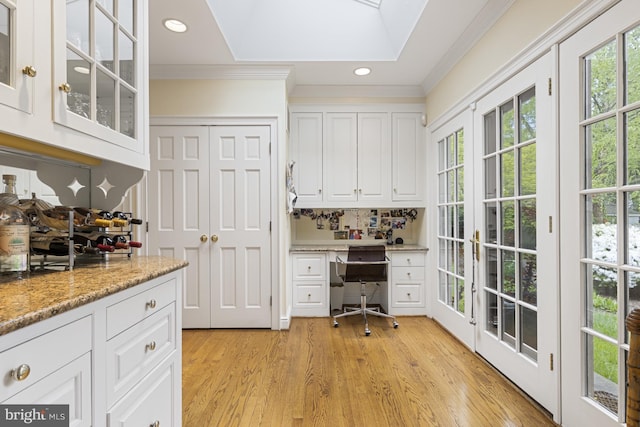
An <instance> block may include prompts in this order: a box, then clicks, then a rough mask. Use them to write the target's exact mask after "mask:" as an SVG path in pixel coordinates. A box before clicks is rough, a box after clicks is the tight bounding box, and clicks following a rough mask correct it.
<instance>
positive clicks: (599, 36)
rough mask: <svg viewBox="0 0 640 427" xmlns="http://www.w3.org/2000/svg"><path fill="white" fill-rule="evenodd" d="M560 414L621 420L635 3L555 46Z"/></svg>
mask: <svg viewBox="0 0 640 427" xmlns="http://www.w3.org/2000/svg"><path fill="white" fill-rule="evenodd" d="M559 53H560V64H559V65H560V79H561V81H562V82H564V84H563V85H562V86H561V92H560V141H561V144H560V161H561V165H562V169H561V176H560V178H561V179H560V195H561V198H560V209H561V215H562V222H561V230H562V231H561V240H560V243H561V248H562V268H561V282H562V294H561V297H562V301H563V304H562V307H563V308H562V319H561V320H562V323H561V325H562V337H563V340H562V342H563V357H562V360H563V362H562V384H563V386H562V402H563V408H562V420H563V424H565V425H567V426H580V425H597V426H617V425H621V424H622V423H624V422H625V418H626V414H625V409H626V407H625V404H626V397H627V396H626V377H627V370H626V361H627V357H628V353H629V335H628V333H627V332H626V329H625V324H624V321H625V318H626V316H627V314H628V313H629V312H630V311H631V310H632V309H633V308H635V307H638V306H639V305H640V249H639V248H640V221H639V218H640V8H638V2H637V0H623V1H621V2H620V3H617V5H616V6H614V7H613V8H611V9H609V10H608V11H607V12H605V13H604V14H602V15H600V16H599V17H598V18H597V19H595V20H594V21H592V22H591V23H590V24H589V25H587V26H586V27H585V28H583V29H582V30H580V31H579V32H577V33H576V34H575V35H573V36H572V37H571V38H569V39H568V40H567V41H565V42H563V43H562V44H561V45H560V51H559Z"/></svg>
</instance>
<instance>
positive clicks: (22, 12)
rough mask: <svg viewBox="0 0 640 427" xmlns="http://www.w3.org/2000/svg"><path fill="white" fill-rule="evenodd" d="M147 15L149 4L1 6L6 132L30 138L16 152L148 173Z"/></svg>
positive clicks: (22, 1)
mask: <svg viewBox="0 0 640 427" xmlns="http://www.w3.org/2000/svg"><path fill="white" fill-rule="evenodd" d="M35 3H37V8H36V7H35ZM115 6H117V9H114V7H115ZM147 16H148V0H136V1H134V0H126V1H125V0H122V1H119V2H113V1H89V0H80V1H73V2H71V1H66V2H65V1H53V2H35V0H19V1H17V0H0V81H1V80H2V79H4V80H5V82H3V83H0V129H1V132H3V133H6V134H8V135H12V137H11V138H13V136H16V137H18V138H23V139H22V140H21V139H18V140H16V141H13V140H11V139H10V138H5V139H6V140H7V141H8V143H9V144H10V145H9V146H11V147H16V148H18V149H20V150H24V151H26V152H30V150H29V144H30V143H32V142H31V141H33V142H34V144H35V143H39V144H42V145H38V147H37V149H34V150H33V151H35V152H38V153H40V154H42V153H43V152H44V155H45V156H47V155H48V154H47V150H46V148H47V146H52V147H54V148H53V149H52V150H50V151H54V150H55V148H61V149H63V150H65V151H71V152H75V153H80V154H82V155H87V156H90V157H92V158H95V159H100V160H107V161H111V162H114V163H118V164H123V165H127V166H131V167H133V168H137V169H148V168H149V155H148V149H147V140H148V135H147V128H148V118H147V116H148V114H147V110H148V101H147V94H148V78H147V76H148V60H147V59H146V58H147V56H148V55H147V52H148V37H147V32H148V24H147ZM3 21H4V22H5V23H8V24H9V25H12V26H13V27H15V28H11V31H8V34H10V35H11V36H12V37H15V40H9V41H7V40H8V35H3V34H2V30H1V28H3ZM9 49H14V50H11V51H10V50H9ZM7 54H9V56H7V57H6V58H5V56H6V55H7ZM9 58H11V60H10V59H9ZM5 63H6V64H9V69H8V70H7V71H5V70H4V69H3V65H4V64H5ZM23 70H24V71H23ZM5 74H7V75H8V77H3V75H5ZM7 82H8V83H7ZM43 146H44V148H43ZM57 155H60V154H59V153H55V154H52V156H54V157H55V156H57ZM63 157H64V155H63Z"/></svg>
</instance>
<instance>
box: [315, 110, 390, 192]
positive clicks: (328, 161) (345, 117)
mask: <svg viewBox="0 0 640 427" xmlns="http://www.w3.org/2000/svg"><path fill="white" fill-rule="evenodd" d="M324 134H325V138H324V159H323V163H324V188H325V196H326V197H325V200H326V201H327V202H329V203H332V202H338V203H342V202H363V203H368V202H374V203H373V205H377V204H380V203H381V202H387V201H388V200H389V194H390V193H389V185H388V183H389V169H390V168H389V159H390V157H391V145H390V143H389V142H390V135H389V114H387V113H327V114H326V120H325V132H324Z"/></svg>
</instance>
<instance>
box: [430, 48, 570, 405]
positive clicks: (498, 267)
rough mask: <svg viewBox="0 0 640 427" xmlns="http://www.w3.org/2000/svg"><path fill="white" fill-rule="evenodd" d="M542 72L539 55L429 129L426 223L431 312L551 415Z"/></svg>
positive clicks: (547, 121) (553, 371) (552, 212)
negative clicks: (433, 282) (431, 206)
mask: <svg viewBox="0 0 640 427" xmlns="http://www.w3.org/2000/svg"><path fill="white" fill-rule="evenodd" d="M552 71H553V64H552V60H551V54H547V55H545V56H543V57H542V58H540V59H538V60H537V61H536V62H534V63H533V64H531V65H529V66H528V67H527V68H525V69H524V70H522V71H521V72H519V73H518V74H517V75H515V76H514V77H513V78H511V79H509V80H508V81H506V82H505V83H503V84H502V85H501V86H499V87H497V88H496V89H495V90H493V91H492V92H491V93H490V94H489V95H487V96H485V97H483V98H482V99H480V100H479V101H478V102H477V103H476V104H475V105H474V106H472V108H470V109H469V111H467V112H464V113H462V114H460V115H459V117H457V118H456V119H453V120H451V121H450V122H449V123H447V124H446V125H443V126H442V127H441V128H439V129H438V130H437V131H435V132H434V133H433V135H432V141H433V142H434V146H432V147H431V149H432V150H433V151H432V152H434V155H433V156H431V157H432V158H435V159H436V160H432V164H431V166H432V167H433V170H435V171H436V173H437V183H438V185H437V195H435V196H434V199H435V206H436V211H435V212H434V213H433V215H432V216H433V217H435V218H436V220H435V221H434V222H435V223H434V224H432V229H435V233H434V235H435V236H436V237H435V241H434V246H435V247H436V248H437V256H436V258H437V266H436V267H437V271H438V282H437V283H438V286H437V290H436V293H437V298H435V305H434V317H435V318H436V319H437V320H438V321H439V322H441V323H442V324H443V326H445V327H446V328H447V329H449V330H450V331H451V332H452V333H454V334H455V335H456V337H458V338H459V339H460V340H461V341H463V342H464V343H465V344H466V345H468V346H469V347H470V348H472V349H473V350H475V351H477V352H478V353H479V354H481V355H482V356H483V357H484V358H485V359H487V360H488V361H489V362H490V363H491V364H492V365H494V366H495V367H496V368H497V369H498V370H500V371H501V372H503V373H504V374H505V375H506V376H507V377H509V378H510V379H511V380H512V381H513V382H514V383H515V384H516V385H518V387H520V388H521V389H523V390H524V391H525V392H526V393H527V394H529V395H530V396H531V397H533V398H534V399H535V400H536V401H537V402H539V403H540V404H541V405H542V406H544V407H545V408H546V409H547V410H549V412H551V413H552V414H553V415H554V416H555V417H558V416H559V413H558V411H559V380H558V375H559V374H558V370H559V369H558V333H559V330H558V321H559V316H558V303H557V301H558V295H559V290H558V280H557V274H556V272H557V268H558V261H557V254H558V250H557V246H558V244H557V241H558V238H557V226H555V225H554V224H555V222H556V218H557V208H556V204H555V202H556V196H557V190H556V189H557V173H556V144H555V138H554V134H553V132H552V124H553V123H552V112H553V108H552V105H553V103H552V99H553V97H552V95H551V94H550V89H549V84H550V77H551V76H552V75H553V72H552ZM473 107H475V108H473Z"/></svg>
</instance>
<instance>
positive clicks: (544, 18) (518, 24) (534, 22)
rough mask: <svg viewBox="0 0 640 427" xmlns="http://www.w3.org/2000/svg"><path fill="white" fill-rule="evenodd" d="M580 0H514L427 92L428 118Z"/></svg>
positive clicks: (478, 82)
mask: <svg viewBox="0 0 640 427" xmlns="http://www.w3.org/2000/svg"><path fill="white" fill-rule="evenodd" d="M582 3H589V1H588V0H587V1H584V0H535V1H533V0H516V2H515V3H514V4H513V5H512V6H511V7H510V8H509V10H507V12H506V13H505V14H504V15H503V16H502V17H501V18H500V19H499V20H498V21H497V22H496V23H495V25H494V26H493V27H492V28H491V29H490V30H489V31H488V32H487V33H486V34H485V35H484V36H483V37H482V38H481V39H480V40H479V41H478V42H477V43H476V45H475V46H474V47H473V48H472V49H471V50H470V51H469V52H467V54H466V55H465V56H464V57H463V58H462V59H461V60H460V61H459V62H458V63H457V64H456V65H455V66H454V67H453V69H451V71H450V72H449V73H448V74H447V75H446V77H445V78H444V79H442V80H441V81H440V83H438V84H437V85H436V86H435V87H434V88H433V89H432V90H431V91H429V93H428V94H427V100H426V112H427V117H428V118H429V122H431V121H433V120H435V119H436V118H438V117H440V116H441V115H442V114H443V113H445V112H446V111H447V110H449V109H450V108H451V107H452V106H454V105H455V103H456V102H459V101H460V100H461V99H462V98H464V97H465V95H468V94H469V93H471V92H472V91H473V90H474V89H475V88H477V87H478V86H480V85H481V84H482V83H483V82H484V81H486V80H487V79H488V78H489V77H491V76H492V75H494V74H495V73H496V72H497V71H498V70H500V69H501V68H502V67H504V66H505V65H506V64H507V63H508V62H509V61H510V60H511V59H512V58H514V57H516V56H518V55H519V54H520V53H522V52H524V51H525V50H526V48H527V46H529V45H530V44H532V43H533V42H534V41H535V40H536V39H538V38H539V37H541V36H542V35H544V34H545V33H546V32H547V31H548V30H549V29H550V28H551V27H553V26H554V25H555V24H556V23H557V22H559V21H560V20H562V18H563V17H565V16H566V15H567V14H569V13H570V12H571V10H573V9H574V8H576V7H577V6H578V5H580V4H582Z"/></svg>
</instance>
